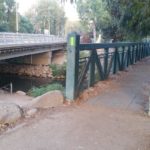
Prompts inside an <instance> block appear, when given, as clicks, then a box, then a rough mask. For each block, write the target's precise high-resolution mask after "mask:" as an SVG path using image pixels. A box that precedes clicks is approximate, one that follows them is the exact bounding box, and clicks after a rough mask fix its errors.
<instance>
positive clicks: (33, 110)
mask: <svg viewBox="0 0 150 150" xmlns="http://www.w3.org/2000/svg"><path fill="white" fill-rule="evenodd" d="M36 113H37V109H36V108H33V109H30V110H28V111H27V112H26V115H27V116H34V115H35V114H36Z"/></svg>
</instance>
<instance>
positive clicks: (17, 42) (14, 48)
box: [0, 33, 66, 60]
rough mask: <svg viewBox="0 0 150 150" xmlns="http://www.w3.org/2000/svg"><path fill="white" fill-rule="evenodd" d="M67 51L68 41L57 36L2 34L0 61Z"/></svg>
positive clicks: (0, 38) (0, 34)
mask: <svg viewBox="0 0 150 150" xmlns="http://www.w3.org/2000/svg"><path fill="white" fill-rule="evenodd" d="M64 49H66V39H65V38H62V37H58V36H55V35H44V34H22V33H0V60H6V59H10V58H16V57H21V56H28V55H35V54H41V53H45V52H53V51H57V50H64Z"/></svg>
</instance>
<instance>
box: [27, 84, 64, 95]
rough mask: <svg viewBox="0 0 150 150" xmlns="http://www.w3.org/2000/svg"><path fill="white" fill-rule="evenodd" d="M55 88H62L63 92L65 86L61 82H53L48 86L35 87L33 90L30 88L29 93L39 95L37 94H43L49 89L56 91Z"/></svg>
mask: <svg viewBox="0 0 150 150" xmlns="http://www.w3.org/2000/svg"><path fill="white" fill-rule="evenodd" d="M54 90H60V91H62V92H63V91H64V87H63V86H62V85H61V84H59V83H53V84H49V85H46V86H41V87H33V88H32V89H31V90H29V92H28V94H29V95H30V96H33V97H37V96H40V95H43V94H45V93H47V92H49V91H54Z"/></svg>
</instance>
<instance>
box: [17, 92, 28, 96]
mask: <svg viewBox="0 0 150 150" xmlns="http://www.w3.org/2000/svg"><path fill="white" fill-rule="evenodd" d="M16 94H18V95H21V96H24V95H26V93H25V92H23V91H17V92H16Z"/></svg>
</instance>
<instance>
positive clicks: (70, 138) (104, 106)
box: [0, 58, 150, 150]
mask: <svg viewBox="0 0 150 150" xmlns="http://www.w3.org/2000/svg"><path fill="white" fill-rule="evenodd" d="M149 82H150V58H149V59H145V60H144V61H142V62H140V63H137V64H136V65H134V66H133V67H132V69H131V70H130V72H127V73H126V74H125V75H123V77H122V78H120V79H118V80H116V81H113V82H112V84H110V86H109V87H108V88H106V89H105V90H103V91H102V92H100V93H99V95H98V96H96V97H94V98H91V99H89V100H88V101H86V102H84V103H82V104H80V105H74V106H70V107H60V108H55V109H53V110H47V111H44V112H41V113H39V114H38V115H37V116H36V117H35V118H34V119H32V120H30V121H28V123H27V124H26V125H25V126H23V127H20V128H18V129H16V130H15V131H12V132H8V133H6V134H4V135H1V137H0V150H10V149H11V150H150V118H149V117H148V116H147V115H146V113H145V109H146V105H147V102H148V96H147V95H146V92H145V86H147V83H149Z"/></svg>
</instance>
